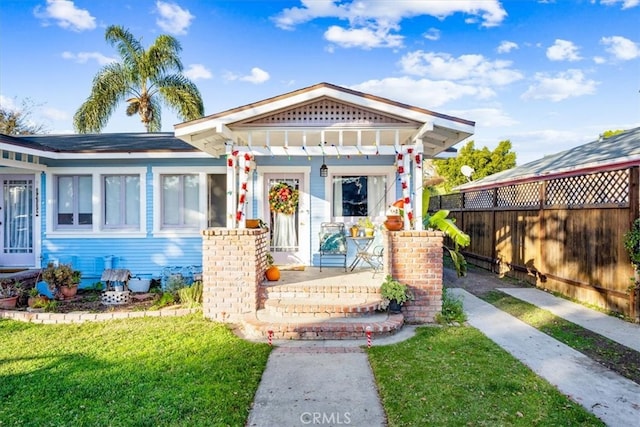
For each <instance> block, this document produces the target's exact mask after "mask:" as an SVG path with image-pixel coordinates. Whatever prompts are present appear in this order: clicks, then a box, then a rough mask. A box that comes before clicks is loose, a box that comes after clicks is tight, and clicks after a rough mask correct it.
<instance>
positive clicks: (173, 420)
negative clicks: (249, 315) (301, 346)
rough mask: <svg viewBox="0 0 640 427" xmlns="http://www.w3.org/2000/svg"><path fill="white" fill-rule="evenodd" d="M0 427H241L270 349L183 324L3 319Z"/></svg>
mask: <svg viewBox="0 0 640 427" xmlns="http://www.w3.org/2000/svg"><path fill="white" fill-rule="evenodd" d="M0 337H2V345H0V402H2V404H1V405H0V425H2V426H11V425H34V426H35V425H37V426H47V425H56V426H62V425H67V426H71V425H74V426H96V425H105V426H106V425H109V426H135V425H137V426H143V425H145V426H217V425H224V426H226V425H229V426H242V425H244V423H245V422H246V419H247V417H248V414H249V410H250V407H251V403H252V401H253V397H254V394H255V392H256V390H257V388H258V383H259V381H260V378H261V375H262V372H263V370H264V368H265V366H266V362H267V358H268V356H269V353H270V347H269V346H268V345H266V344H254V343H249V342H247V341H243V340H241V339H239V338H237V337H236V336H235V335H233V333H232V332H231V331H229V329H228V328H226V327H225V326H222V325H220V324H216V323H213V322H210V321H207V320H205V319H204V318H203V317H202V313H197V314H194V315H191V316H185V317H147V318H137V319H127V320H117V321H109V322H95V323H94V322H88V323H83V324H71V325H35V324H30V323H22V322H16V321H10V320H3V319H0Z"/></svg>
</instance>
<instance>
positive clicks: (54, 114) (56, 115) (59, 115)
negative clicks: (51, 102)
mask: <svg viewBox="0 0 640 427" xmlns="http://www.w3.org/2000/svg"><path fill="white" fill-rule="evenodd" d="M42 115H43V116H44V117H46V118H47V119H51V120H68V119H70V118H71V115H70V114H69V113H67V112H66V111H62V110H58V109H57V108H51V107H47V108H43V109H42Z"/></svg>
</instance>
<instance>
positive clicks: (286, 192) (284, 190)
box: [269, 182, 300, 215]
mask: <svg viewBox="0 0 640 427" xmlns="http://www.w3.org/2000/svg"><path fill="white" fill-rule="evenodd" d="M299 197H300V196H299V194H298V190H296V189H294V188H293V187H291V186H290V185H289V184H286V183H284V182H279V183H277V184H275V185H274V186H273V187H271V189H270V190H269V208H270V209H271V211H272V212H278V213H283V214H287V215H293V214H294V213H296V209H297V208H298V200H299Z"/></svg>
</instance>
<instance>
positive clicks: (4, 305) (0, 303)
mask: <svg viewBox="0 0 640 427" xmlns="http://www.w3.org/2000/svg"><path fill="white" fill-rule="evenodd" d="M17 303H18V297H17V296H15V297H9V298H0V309H3V310H11V309H14V308H16V304H17Z"/></svg>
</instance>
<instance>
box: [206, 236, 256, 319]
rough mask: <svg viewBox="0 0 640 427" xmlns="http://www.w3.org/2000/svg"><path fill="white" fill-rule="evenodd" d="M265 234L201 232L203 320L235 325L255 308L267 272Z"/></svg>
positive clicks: (254, 310)
mask: <svg viewBox="0 0 640 427" xmlns="http://www.w3.org/2000/svg"><path fill="white" fill-rule="evenodd" d="M267 244H268V231H267V230H266V229H262V228H217V227H216V228H209V229H206V230H203V231H202V285H203V290H202V311H203V314H204V316H205V317H206V318H208V319H211V320H215V321H220V322H228V323H238V322H239V321H240V320H241V319H242V316H244V315H245V314H247V313H255V312H256V311H257V309H258V297H259V295H258V288H259V286H260V284H261V283H262V281H263V279H264V273H265V271H266V269H267V263H266V254H267V251H268V246H267Z"/></svg>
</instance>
